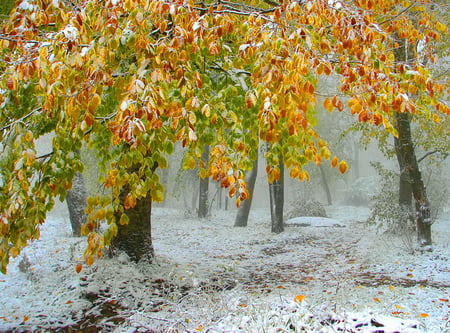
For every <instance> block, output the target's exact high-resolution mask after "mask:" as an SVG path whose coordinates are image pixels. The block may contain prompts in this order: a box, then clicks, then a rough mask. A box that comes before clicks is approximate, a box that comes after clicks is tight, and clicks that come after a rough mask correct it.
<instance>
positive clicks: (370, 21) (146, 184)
mask: <svg viewBox="0 0 450 333" xmlns="http://www.w3.org/2000/svg"><path fill="white" fill-rule="evenodd" d="M77 3H78V4H76V5H72V4H67V5H66V3H65V2H62V1H50V0H40V1H33V0H26V1H25V0H24V1H22V2H21V4H20V5H19V6H18V7H17V8H16V9H15V10H14V11H13V12H12V14H11V16H10V20H9V23H7V24H5V26H4V27H3V29H2V32H1V35H0V41H1V48H2V53H1V56H2V59H3V60H2V63H1V66H2V71H1V73H2V74H1V77H0V88H1V94H0V115H1V117H0V119H1V120H0V139H1V142H2V147H1V149H0V153H1V157H0V164H1V168H0V180H1V181H0V185H1V187H0V235H1V237H2V238H1V240H0V257H1V270H2V271H5V270H6V265H7V263H8V261H9V257H10V256H16V255H18V254H19V253H20V250H21V249H22V248H23V247H24V246H25V245H26V244H27V241H28V240H30V239H35V238H38V237H39V225H40V224H42V223H44V221H45V216H46V213H47V212H48V211H49V209H51V207H52V206H53V200H54V198H55V197H60V199H64V198H65V196H66V193H67V190H69V189H70V188H71V186H72V181H73V177H74V176H75V174H76V173H77V172H81V171H82V169H83V163H82V161H80V159H79V157H77V155H76V154H75V152H76V151H77V150H78V149H80V148H81V146H82V144H83V143H86V144H87V145H89V146H90V147H91V148H93V149H94V150H95V151H96V153H97V158H98V161H99V165H100V177H99V183H100V184H102V185H103V187H104V192H103V193H101V194H100V195H97V196H94V197H92V198H89V199H88V207H87V213H88V214H89V215H88V220H87V223H86V224H85V226H84V227H83V230H82V231H83V232H84V233H85V234H87V236H88V237H87V238H88V246H87V249H86V252H85V259H86V261H87V263H88V264H92V263H93V261H94V259H95V257H96V256H98V255H101V254H102V252H103V250H104V247H105V246H109V245H111V244H114V242H113V243H112V239H113V238H114V237H115V236H117V235H119V237H123V238H127V237H128V236H129V238H130V240H133V238H134V237H133V235H135V234H136V233H135V231H136V230H138V229H139V230H141V229H142V233H143V234H144V235H145V239H147V240H148V242H144V243H145V244H144V243H140V244H141V245H142V246H147V247H148V248H147V250H146V252H151V251H152V250H151V244H149V242H150V235H149V234H150V230H149V225H150V210H151V202H152V201H160V200H162V198H163V190H164V188H163V186H162V184H161V183H160V181H159V177H158V175H157V172H156V171H157V169H158V168H165V167H167V159H166V156H167V155H170V154H172V152H173V151H174V145H175V144H176V143H177V142H179V143H180V144H181V145H182V146H183V147H185V148H186V150H187V152H186V155H185V157H184V160H183V165H184V167H185V168H190V169H194V168H195V167H196V166H197V164H199V161H200V160H201V155H202V150H203V147H204V146H205V145H209V146H210V147H211V150H210V158H209V163H208V165H207V166H203V167H204V168H203V169H204V170H206V172H207V175H208V176H209V177H211V178H213V179H214V180H216V181H218V182H219V183H220V184H221V186H223V187H224V188H228V194H229V196H231V197H235V198H236V203H237V204H238V205H240V203H241V202H242V201H243V200H245V199H247V198H248V195H249V193H248V190H247V187H246V183H245V180H244V175H245V172H246V171H247V170H250V169H251V168H252V165H253V161H254V160H255V158H256V155H257V154H256V149H257V147H258V142H259V140H263V141H265V142H266V143H267V144H268V146H269V147H270V149H269V150H268V151H267V152H266V154H265V158H266V160H267V162H268V167H267V172H268V177H269V179H270V180H272V181H278V180H280V179H281V178H280V176H281V172H280V170H279V166H278V161H279V160H280V157H281V159H282V161H283V163H284V167H286V168H287V169H289V174H290V176H291V177H293V178H297V179H299V180H304V179H307V178H308V177H309V175H308V173H307V172H306V171H305V170H304V168H305V166H306V165H307V164H309V163H313V164H317V165H320V164H321V163H323V161H324V160H326V159H328V158H330V157H331V152H330V150H329V148H328V147H327V144H326V142H324V141H323V140H320V138H319V135H318V134H317V132H316V130H315V126H316V118H315V114H314V112H313V111H314V108H315V105H316V98H315V93H316V85H317V77H318V76H319V75H323V74H331V73H333V72H334V73H337V74H339V75H340V77H341V78H342V86H341V91H342V93H343V94H347V95H349V96H350V100H349V107H350V110H351V112H352V114H354V115H357V116H358V119H359V120H360V121H365V122H370V123H372V124H373V125H375V126H379V125H383V126H384V129H385V130H386V131H388V132H390V133H393V134H396V131H395V128H394V126H393V125H392V123H393V122H394V121H395V114H396V112H417V113H423V114H424V115H428V116H427V117H426V119H428V118H430V117H431V114H432V113H433V112H434V111H433V110H437V111H436V112H440V113H441V114H442V115H443V116H445V115H448V114H449V107H448V106H446V105H444V104H443V103H442V102H440V101H439V96H440V94H441V93H442V91H443V88H442V87H440V86H439V85H438V84H436V82H434V81H433V80H432V78H431V75H430V73H429V72H428V71H427V70H426V69H425V68H424V67H423V66H422V65H421V64H412V65H411V66H412V67H411V68H408V69H407V70H405V71H401V70H396V71H393V70H392V69H393V68H394V67H395V66H396V64H395V57H394V55H393V52H392V38H391V37H392V36H394V35H396V34H402V38H405V39H406V38H409V39H408V40H409V41H411V42H413V41H419V40H422V39H426V40H427V41H430V42H431V41H432V40H433V39H436V38H439V36H440V34H441V33H444V32H445V30H446V27H445V25H443V24H441V23H436V22H434V21H433V19H432V17H430V16H429V15H428V14H427V12H426V10H419V9H420V8H421V7H420V6H425V5H426V2H425V1H423V2H422V1H415V2H413V3H411V6H409V7H406V9H405V8H404V7H402V6H401V5H397V4H396V3H395V2H394V1H390V0H384V1H381V0H380V1H375V0H358V1H352V2H340V1H321V0H313V1H306V2H298V1H292V2H291V1H286V2H283V3H280V4H278V3H276V2H272V1H270V2H264V1H256V0H254V1H250V2H245V3H240V2H227V3H223V4H222V3H221V2H217V3H216V2H206V3H202V4H199V5H197V4H194V3H193V2H190V1H187V2H185V1H178V0H173V1H150V0H106V1H103V2H97V1H93V0H85V1H78V2H77ZM405 10H406V11H412V10H414V11H417V15H416V16H417V17H419V18H420V19H422V17H423V20H424V21H423V22H421V24H420V25H419V26H418V27H417V29H414V30H413V29H410V27H409V26H408V25H405V22H408V18H407V17H406V16H405V15H403V13H404V12H405ZM405 26H406V27H408V29H407V30H406V29H405ZM431 46H432V45H431V44H430V47H429V48H427V49H426V50H427V52H429V53H430V56H431V53H432V47H431ZM405 69H406V67H405ZM411 71H412V72H411ZM410 86H414V89H415V90H417V92H420V94H421V96H422V97H423V98H418V99H406V98H404V95H405V94H406V93H407V92H408V89H411V88H409V87H410ZM324 104H325V107H326V108H327V109H328V110H330V111H331V110H333V109H335V108H336V109H338V110H339V111H343V110H344V109H345V105H344V102H343V101H342V100H340V99H339V97H338V96H334V97H332V98H331V97H330V98H328V99H326V100H325V101H324ZM426 106H430V107H429V108H427V107H426ZM49 132H53V133H54V135H55V137H54V140H53V153H52V154H51V156H49V157H48V158H46V159H41V158H40V157H39V156H36V150H35V146H34V142H35V141H34V140H35V139H36V138H39V137H40V136H42V135H44V134H45V133H49ZM332 165H333V166H339V170H340V171H341V172H345V170H346V168H347V164H346V163H345V162H344V161H340V162H339V161H338V160H337V157H334V158H333V159H332ZM199 169H200V170H202V166H201V165H200V168H199ZM200 172H202V171H200ZM203 172H204V171H203ZM141 214H143V215H145V216H146V217H147V216H148V220H142V219H140V217H141ZM101 224H103V225H105V226H106V228H100V225H101ZM134 224H136V228H134V227H133V228H130V229H131V230H132V232H131V234H129V233H128V232H127V228H126V227H124V226H125V225H134ZM137 225H139V227H138V226H137ZM100 230H106V231H105V232H104V233H103V232H101V231H100ZM125 251H127V250H126V247H125ZM130 251H131V250H130ZM129 254H131V256H132V257H133V256H134V250H132V253H129ZM148 254H149V255H151V253H148ZM139 257H140V255H137V256H135V258H134V259H135V260H138V259H139Z"/></svg>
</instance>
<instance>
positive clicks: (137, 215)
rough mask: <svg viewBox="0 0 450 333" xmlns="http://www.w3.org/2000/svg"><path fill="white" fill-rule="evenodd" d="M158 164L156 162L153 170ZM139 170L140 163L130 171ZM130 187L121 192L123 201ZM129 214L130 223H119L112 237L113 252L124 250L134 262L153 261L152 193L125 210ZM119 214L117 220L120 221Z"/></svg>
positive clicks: (154, 169) (153, 170)
mask: <svg viewBox="0 0 450 333" xmlns="http://www.w3.org/2000/svg"><path fill="white" fill-rule="evenodd" d="M157 168H158V165H157V164H156V163H155V165H154V166H153V169H152V172H155V171H156V169H157ZM137 170H139V165H135V166H133V167H132V168H130V169H129V172H130V173H133V172H136V171H137ZM129 191H130V189H129V188H128V187H124V188H123V189H122V191H121V193H120V201H121V202H122V203H123V202H124V201H125V198H126V196H127V195H128V193H129ZM125 214H127V216H128V220H129V222H128V224H125V225H119V227H118V232H117V235H116V236H115V237H114V238H113V239H112V241H111V246H110V249H111V251H112V253H115V252H118V251H123V252H125V253H126V254H127V255H128V257H129V258H130V260H131V261H133V262H140V261H145V262H149V263H150V262H152V261H153V257H154V250H153V243H152V220H151V215H152V198H151V194H150V193H147V195H146V196H145V197H143V198H139V199H137V200H136V205H135V206H134V207H133V208H129V209H127V210H125ZM119 219H120V216H119V214H117V215H116V220H117V221H119Z"/></svg>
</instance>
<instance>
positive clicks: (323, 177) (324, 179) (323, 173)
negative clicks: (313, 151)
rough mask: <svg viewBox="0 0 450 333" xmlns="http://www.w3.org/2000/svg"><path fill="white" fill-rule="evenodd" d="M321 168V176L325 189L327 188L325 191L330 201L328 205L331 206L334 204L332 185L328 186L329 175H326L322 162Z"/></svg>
mask: <svg viewBox="0 0 450 333" xmlns="http://www.w3.org/2000/svg"><path fill="white" fill-rule="evenodd" d="M319 169H320V176H321V178H322V185H323V189H324V190H325V193H326V194H327V202H328V205H329V206H331V205H332V204H333V200H332V199H331V191H330V187H329V186H328V181H327V177H326V175H325V170H324V169H323V165H322V164H321V165H319Z"/></svg>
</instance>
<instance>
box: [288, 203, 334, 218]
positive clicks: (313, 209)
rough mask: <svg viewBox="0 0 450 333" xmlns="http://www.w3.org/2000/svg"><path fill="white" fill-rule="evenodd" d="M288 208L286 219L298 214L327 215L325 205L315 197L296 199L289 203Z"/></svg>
mask: <svg viewBox="0 0 450 333" xmlns="http://www.w3.org/2000/svg"><path fill="white" fill-rule="evenodd" d="M290 206H291V207H290V209H288V213H287V214H286V219H290V218H293V217H298V216H319V217H327V213H326V211H325V207H324V206H323V204H322V203H320V202H319V201H317V200H315V199H307V200H302V199H297V200H295V201H294V202H292V203H291V205H290Z"/></svg>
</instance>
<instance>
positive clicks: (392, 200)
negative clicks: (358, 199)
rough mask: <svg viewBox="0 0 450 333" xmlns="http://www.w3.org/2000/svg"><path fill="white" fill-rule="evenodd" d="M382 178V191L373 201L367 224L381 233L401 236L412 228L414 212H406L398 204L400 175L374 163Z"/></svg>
mask: <svg viewBox="0 0 450 333" xmlns="http://www.w3.org/2000/svg"><path fill="white" fill-rule="evenodd" d="M372 167H374V169H375V170H376V171H377V173H378V175H379V176H380V190H379V192H378V193H377V194H375V195H374V196H373V197H372V199H371V201H372V209H371V214H370V216H369V218H368V219H367V222H368V223H369V224H371V225H376V226H377V228H378V230H379V231H380V232H390V233H395V234H400V233H403V232H405V231H407V230H408V229H409V230H410V229H411V228H414V227H413V226H412V219H411V216H413V215H412V214H413V212H412V211H405V209H404V208H402V207H400V205H399V204H398V183H399V175H398V174H397V173H396V172H395V171H393V170H387V169H385V168H384V167H383V166H382V165H381V163H372Z"/></svg>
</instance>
